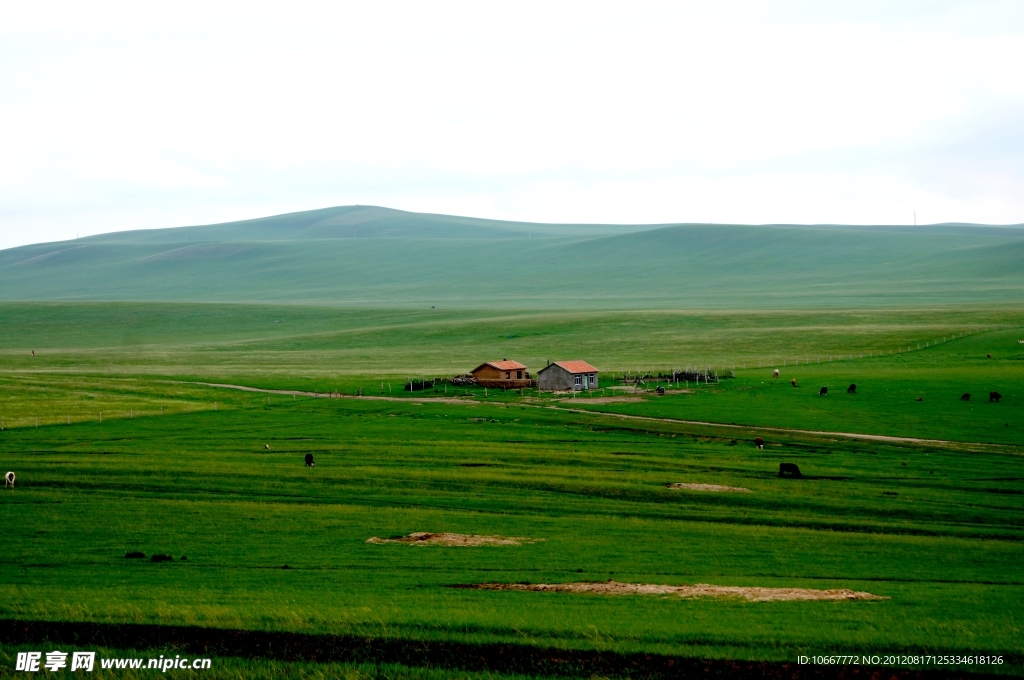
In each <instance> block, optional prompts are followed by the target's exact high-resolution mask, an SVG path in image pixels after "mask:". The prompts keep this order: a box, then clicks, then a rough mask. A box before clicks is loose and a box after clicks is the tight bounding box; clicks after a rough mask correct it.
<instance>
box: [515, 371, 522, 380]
mask: <svg viewBox="0 0 1024 680" xmlns="http://www.w3.org/2000/svg"><path fill="white" fill-rule="evenodd" d="M522 379H523V372H522V371H516V380H522Z"/></svg>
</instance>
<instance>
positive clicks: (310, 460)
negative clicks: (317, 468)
mask: <svg viewBox="0 0 1024 680" xmlns="http://www.w3.org/2000/svg"><path fill="white" fill-rule="evenodd" d="M306 467H313V454H312V453H307V454H306Z"/></svg>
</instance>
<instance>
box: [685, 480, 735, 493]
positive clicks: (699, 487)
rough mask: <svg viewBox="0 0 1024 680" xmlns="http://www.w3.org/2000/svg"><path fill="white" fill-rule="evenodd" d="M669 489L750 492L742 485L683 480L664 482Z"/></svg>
mask: <svg viewBox="0 0 1024 680" xmlns="http://www.w3.org/2000/svg"><path fill="white" fill-rule="evenodd" d="M666 486H667V487H668V488H669V489H686V490H687V491H720V492H722V491H727V492H732V493H752V492H751V490H750V489H744V488H743V487H742V486H721V485H719V484H684V483H683V482H676V483H675V484H666Z"/></svg>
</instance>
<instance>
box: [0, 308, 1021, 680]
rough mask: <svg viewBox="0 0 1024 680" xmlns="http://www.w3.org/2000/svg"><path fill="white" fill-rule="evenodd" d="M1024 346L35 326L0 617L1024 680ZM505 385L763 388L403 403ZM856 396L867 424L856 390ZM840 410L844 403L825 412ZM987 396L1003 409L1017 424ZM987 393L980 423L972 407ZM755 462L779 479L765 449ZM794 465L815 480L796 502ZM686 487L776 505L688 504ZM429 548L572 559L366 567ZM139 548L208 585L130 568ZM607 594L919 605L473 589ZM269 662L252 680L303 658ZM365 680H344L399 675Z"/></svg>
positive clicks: (368, 313) (931, 322) (21, 398)
mask: <svg viewBox="0 0 1024 680" xmlns="http://www.w3.org/2000/svg"><path fill="white" fill-rule="evenodd" d="M275 322H277V323H275ZM1022 325H1024V324H1022V320H1021V315H1020V312H1018V311H1015V310H1013V309H1012V308H1011V309H1003V308H996V307H992V308H981V309H972V308H958V307H944V308H934V309H927V308H924V309H922V308H917V309H901V310H893V311H888V310H868V311H863V310H860V311H848V310H847V311H843V310H837V311H829V312H822V311H786V312H783V311H779V312H743V311H735V312H678V311H677V312H668V311H632V312H614V311H577V312H549V313H544V314H531V313H526V312H521V311H520V312H516V311H510V312H503V313H495V312H492V311H485V310H467V311H458V310H429V309H425V310H412V311H410V310H400V309H383V310H360V309H345V308H340V307H300V306H271V305H241V304H233V305H231V304H229V305H217V304H205V305H204V304H198V305H183V304H170V303H165V304H155V303H45V304H44V303H5V304H3V305H2V306H0V326H2V327H0V411H2V413H0V415H2V416H3V417H4V419H5V429H4V431H3V432H2V433H0V466H3V467H4V469H13V470H16V471H17V473H18V487H17V489H16V490H15V491H5V492H4V493H3V494H0V525H2V526H3V527H4V546H5V548H4V550H3V551H2V553H0V618H15V619H30V620H62V621H96V622H115V623H126V622H127V623H165V624H190V625H199V626H206V627H218V628H223V627H235V628H243V629H251V630H272V631H302V632H310V633H332V634H351V635H362V636H367V637H373V638H397V639H409V640H454V641H462V642H466V643H486V642H496V641H497V642H505V643H512V644H524V645H535V646H553V647H559V648H565V649H599V650H612V651H615V652H621V653H629V652H638V651H639V652H647V653H663V654H671V655H679V656H688V657H706V658H731V659H753V660H787V661H792V660H793V659H794V658H795V656H796V655H797V654H803V653H826V652H837V653H838V652H858V653H864V652H869V651H877V652H899V651H912V650H914V651H925V650H927V651H961V652H968V651H969V652H972V653H986V652H989V653H997V654H1003V655H1005V656H1006V658H1007V660H1008V665H1007V666H1005V667H1004V668H1003V669H1002V670H1011V671H1012V670H1016V672H1020V669H1021V667H1022V663H1024V645H1022V644H1021V640H1024V634H1022V633H1024V617H1022V615H1021V612H1024V573H1022V571H1021V566H1020V565H1021V564H1022V558H1024V548H1022V547H1021V546H1022V545H1024V544H1022V541H1021V539H1022V538H1024V519H1022V518H1024V513H1022V510H1024V502H1022V498H1024V461H1022V457H1021V446H1022V445H1024V441H1022V439H1024V433H1022V431H1021V430H1022V428H1021V425H1020V423H1021V422H1024V418H1022V417H1021V416H1022V415H1024V411H1022V406H1021V404H1022V402H1024V399H1022V397H1024V395H1022V394H1021V390H1020V385H1021V378H1022V377H1024V376H1022V374H1021V370H1022V369H1021V366H1022V359H1024V346H1022V345H1020V344H1018V343H1017V339H1019V338H1018V335H1020V330H1019V329H1020V328H1021V326H1022ZM961 335H963V337H960V336H961ZM943 340H944V341H943ZM936 341H939V342H938V344H937V345H936V344H935V342H936ZM918 344H920V345H921V349H920V350H918V349H917V346H918ZM901 348H902V349H904V350H906V348H911V350H910V351H903V352H902V353H900V349H901ZM30 349H35V350H36V356H35V357H31V356H29V350H30ZM888 350H892V351H893V352H894V354H892V355H890V354H889V353H888ZM861 354H864V358H861ZM987 354H991V355H992V358H991V359H989V358H987V357H986V355H987ZM819 355H820V356H821V357H822V362H823V363H821V364H819V363H817V361H818V356H819ZM829 355H832V356H833V360H832V362H829V361H828V359H827V357H828V356H829ZM839 355H842V356H843V357H844V358H843V359H842V360H841V361H840V360H839V358H838V357H839ZM502 356H509V357H511V358H517V359H519V360H521V361H524V362H525V363H527V364H528V365H530V366H531V368H533V369H534V370H535V369H536V368H537V367H539V366H542V365H543V363H544V361H546V360H547V359H551V360H555V359H565V358H584V359H588V360H590V361H591V362H592V363H595V364H596V365H597V366H598V367H599V368H601V369H602V371H604V372H605V377H606V382H605V387H604V389H605V390H606V393H607V394H608V395H611V394H613V393H615V394H622V395H627V393H626V392H625V391H622V390H614V389H612V387H615V386H616V385H614V384H610V383H609V382H607V375H608V374H609V373H616V372H620V371H622V370H628V371H636V370H638V369H639V370H640V371H648V370H654V371H655V372H656V371H658V370H661V369H670V368H677V367H683V366H686V365H700V366H707V365H715V366H719V367H720V368H723V369H724V368H731V367H732V366H736V375H737V377H736V378H731V379H725V380H722V381H721V382H719V383H717V384H711V385H701V386H694V385H688V386H682V387H676V386H671V387H670V388H669V390H668V393H667V394H666V395H665V396H662V397H659V396H656V395H655V394H653V393H650V392H642V393H628V396H631V397H632V398H635V399H639V401H632V402H625V403H622V402H617V403H584V402H581V400H579V399H576V400H572V399H570V398H567V397H566V396H565V395H539V394H536V393H535V392H530V391H528V392H526V393H525V394H519V393H511V392H509V393H501V392H496V391H493V390H492V391H490V392H489V393H488V395H487V396H486V397H485V396H484V394H483V392H482V391H481V390H462V391H461V396H458V395H459V394H460V393H459V392H456V391H455V390H451V391H450V392H446V391H445V390H444V389H443V388H439V389H438V390H435V391H429V392H421V393H415V394H409V393H401V392H400V391H399V390H398V385H399V384H400V383H401V381H402V380H403V379H404V377H408V376H419V375H426V376H430V375H435V374H436V375H450V374H453V373H456V372H464V371H466V370H468V369H470V368H472V367H473V366H475V365H476V364H478V363H480V362H481V361H483V360H485V359H493V358H500V357H502ZM851 356H852V357H853V358H852V359H851V358H850V357H851ZM797 360H799V362H800V363H799V365H796V366H794V365H793V363H794V362H795V361H797ZM783 362H785V366H783ZM807 362H809V363H807ZM758 363H760V364H761V367H760V368H757V367H756V365H757V364H758ZM773 363H774V364H775V365H776V366H779V367H780V370H781V371H782V376H781V377H780V379H779V380H778V381H773V380H772V379H771V378H770V366H771V364H773ZM792 377H796V378H797V379H798V383H799V384H800V387H798V388H795V389H794V388H792V387H791V386H790V385H789V379H790V378H792ZM201 382H230V383H235V384H243V385H252V386H257V387H263V388H271V389H296V390H303V391H305V390H318V391H320V392H323V391H326V390H328V389H337V390H340V391H343V392H346V393H348V394H351V393H352V392H353V391H354V390H356V389H359V388H360V387H361V388H363V389H364V391H365V392H366V393H367V394H370V395H372V396H381V395H380V394H379V393H380V384H381V383H382V382H384V383H388V382H391V383H392V387H393V390H392V391H391V392H389V391H388V390H387V388H385V389H384V394H383V395H382V396H390V397H393V398H394V399H392V400H370V399H351V398H346V399H313V398H309V397H304V396H298V397H292V396H291V395H284V394H261V393H251V392H241V391H237V390H230V389H218V388H214V387H210V386H206V385H202V384H197V383H201ZM849 382H856V383H857V384H858V394H857V395H846V394H845V389H844V388H845V386H846V385H847V384H848V383H849ZM819 383H820V384H821V385H824V384H827V385H829V386H830V392H831V393H830V394H829V396H827V397H823V398H819V397H817V396H816V395H817V387H819V386H820V385H819ZM647 387H653V384H650V385H648V386H647ZM684 388H686V389H684ZM990 390H999V391H1000V392H1002V394H1003V395H1004V399H1003V401H1002V403H1000V404H989V403H988V402H987V400H986V399H985V395H986V394H987V392H988V391H990ZM964 391H971V392H973V393H974V394H975V399H974V400H972V401H971V402H961V401H960V400H959V396H960V394H961V393H962V392H964ZM918 396H921V397H922V398H923V401H922V402H917V401H915V399H916V398H917V397H918ZM445 397H447V398H448V399H447V400H444V398H445ZM214 404H216V405H217V406H216V409H217V410H214ZM161 409H162V412H161ZM100 411H103V412H104V419H103V421H102V422H100V421H99V417H98V414H99V412H100ZM599 411H609V413H602V412H599ZM611 411H614V413H611ZM129 414H130V416H131V417H129ZM69 416H70V420H71V424H70V425H68V424H67V418H68V417H69ZM622 416H640V417H642V418H643V419H639V418H636V417H629V418H626V417H622ZM36 417H39V418H40V425H39V427H36V426H35V421H34V419H35V418H36ZM683 420H696V421H710V422H715V423H741V424H745V425H749V426H750V427H742V428H723V427H717V426H712V425H699V424H690V423H685V422H681V421H683ZM1007 423H1008V425H1007ZM754 426H760V427H765V428H768V427H774V428H797V429H795V430H792V431H782V430H770V429H763V430H762V429H757V428H756V427H754ZM799 430H836V431H844V432H862V433H876V434H890V435H898V436H906V437H927V438H934V439H942V440H950V441H951V442H952V443H941V442H939V443H936V442H903V441H872V440H857V439H851V438H847V437H842V436H835V435H829V434H814V433H809V432H806V431H799ZM758 435H761V436H763V437H764V438H765V439H767V440H768V446H767V447H766V448H765V449H764V450H757V449H755V448H754V447H753V445H752V440H753V438H754V437H755V436H758ZM267 445H269V446H270V448H269V449H267V448H265V447H266V446H267ZM307 452H310V453H314V455H315V456H316V460H317V467H316V468H314V469H312V470H310V469H307V468H305V467H304V466H303V464H302V456H303V455H304V454H305V453H307ZM780 461H790V462H797V463H798V464H799V465H800V467H801V469H802V470H803V472H804V473H805V475H806V478H805V479H803V480H790V479H780V478H778V476H777V474H776V473H777V470H778V463H779V462H780ZM673 482H693V483H710V484H722V485H728V486H739V487H744V488H748V489H750V490H751V493H706V492H704V493H702V492H692V491H678V490H670V489H668V488H666V485H667V484H669V483H673ZM414 531H453V532H462V533H470V534H500V535H505V536H524V537H530V538H534V539H542V540H540V541H538V542H536V543H530V544H524V545H520V546H513V547H495V546H492V547H477V548H444V547H439V546H432V547H422V546H407V545H374V544H367V543H366V540H367V539H368V538H370V537H372V536H382V537H386V536H394V535H402V534H407V533H410V532H414ZM128 550H141V551H144V552H145V553H146V554H147V555H149V554H153V553H157V552H166V553H168V554H172V555H174V556H175V558H177V557H180V556H181V555H187V556H188V561H184V562H183V561H179V560H176V561H174V562H172V563H164V564H154V563H151V562H149V561H136V560H126V559H125V558H124V554H125V552H126V551H128ZM284 565H288V566H289V567H290V568H289V569H284V568H283V567H284ZM609 578H613V579H615V580H618V581H630V582H651V583H671V584H684V583H712V584H719V585H749V586H799V587H807V588H818V589H824V588H833V587H835V588H852V589H854V590H863V591H868V592H871V593H874V594H877V595H880V596H884V597H887V598H890V599H887V600H880V601H865V602H762V603H755V602H746V601H742V600H736V599H697V600H683V599H679V598H674V597H641V596H628V597H600V596H585V595H568V594H560V593H527V592H492V591H475V590H458V589H452V588H449V587H448V586H451V585H454V584H462V583H479V582H485V581H500V582H517V581H530V582H534V583H550V582H564V581H576V580H606V579H609ZM3 653H8V652H7V651H5V652H3ZM254 663H255V665H253V666H252V669H253V672H254V673H255V672H262V671H259V668H257V666H258V664H260V663H267V664H270V663H272V662H254ZM353 668H355V667H342V666H339V667H338V668H337V669H335V671H336V672H338V673H356V674H357V675H354V676H353V677H359V676H358V673H362V672H371V671H366V670H365V669H364V671H359V670H358V669H356V670H353ZM995 670H999V669H995ZM281 672H282V673H284V672H288V673H292V672H294V673H295V674H301V673H304V672H305V671H303V670H302V669H301V668H300V669H299V670H295V669H293V668H291V667H289V668H287V669H282V671H281ZM373 672H375V671H373ZM396 672H397V671H396ZM403 672H404V671H403ZM410 672H412V673H414V675H413V676H411V677H420V676H416V675H415V673H418V672H419V671H410ZM424 672H426V671H424ZM241 673H242V675H244V674H245V671H244V670H243V671H241ZM398 675H399V677H401V673H398ZM391 677H394V676H391ZM423 677H426V676H423Z"/></svg>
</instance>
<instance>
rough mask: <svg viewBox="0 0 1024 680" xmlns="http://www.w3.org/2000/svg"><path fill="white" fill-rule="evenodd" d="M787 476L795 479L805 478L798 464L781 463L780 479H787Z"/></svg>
mask: <svg viewBox="0 0 1024 680" xmlns="http://www.w3.org/2000/svg"><path fill="white" fill-rule="evenodd" d="M787 474H788V475H789V476H790V477H792V478H793V479H800V478H801V477H803V475H802V474H800V468H799V467H797V464H796V463H779V477H785V476H786V475H787Z"/></svg>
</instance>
